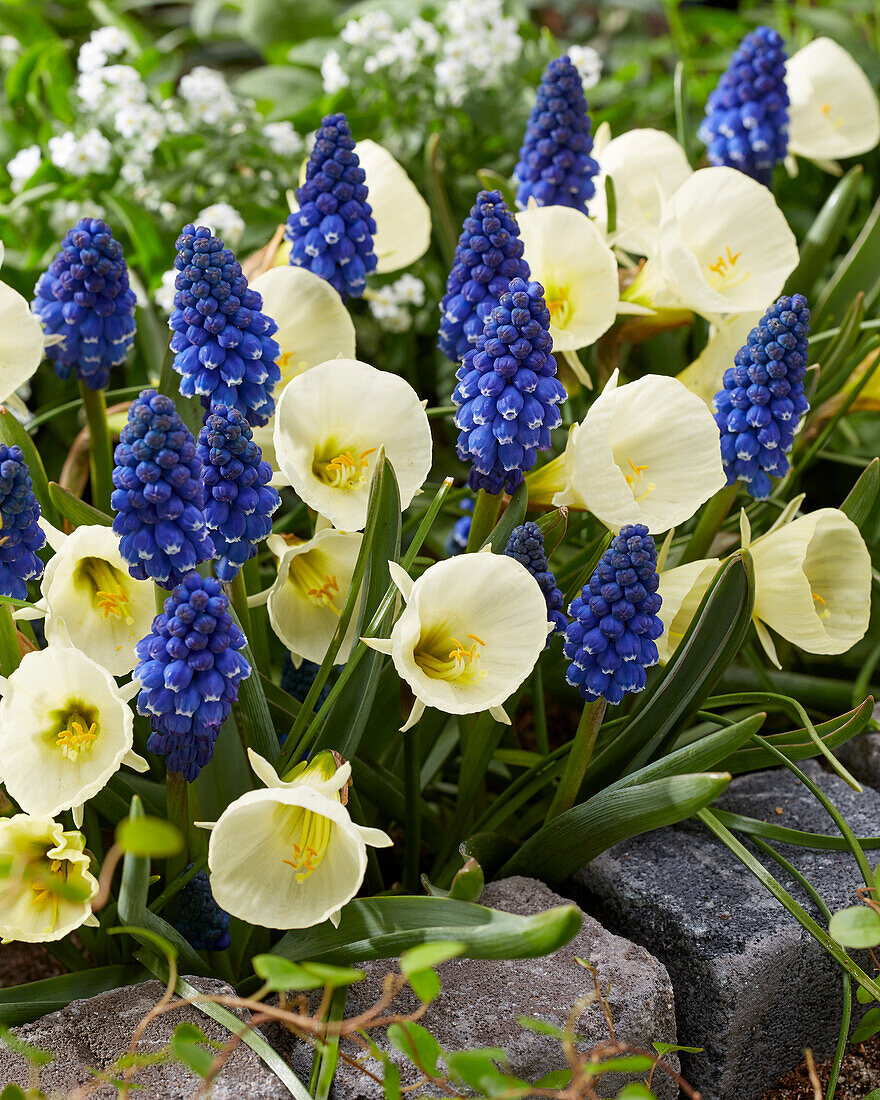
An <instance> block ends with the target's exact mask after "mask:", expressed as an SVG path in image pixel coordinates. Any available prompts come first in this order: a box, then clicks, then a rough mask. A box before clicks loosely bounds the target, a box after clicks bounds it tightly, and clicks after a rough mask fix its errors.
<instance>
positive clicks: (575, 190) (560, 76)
mask: <svg viewBox="0 0 880 1100" xmlns="http://www.w3.org/2000/svg"><path fill="white" fill-rule="evenodd" d="M592 151H593V137H592V134H591V133H590V116H589V114H588V113H587V101H586V99H584V88H583V84H582V83H581V78H580V75H579V73H578V71H577V69H576V68H575V67H574V65H573V64H572V63H571V61H570V59H569V58H568V57H558V58H556V60H555V61H551V62H550V64H549V65H548V66H547V68H546V70H545V71H544V76H543V77H542V78H541V83H540V85H539V86H538V95H537V99H536V101H535V106H534V107H533V108H532V113H531V114H530V115H529V122H528V126H527V127H526V135H525V140H524V141H523V145H522V148H521V149H520V151H519V162H518V163H517V166H516V168H514V170H513V176H514V179H515V180H516V184H517V187H516V204H517V206H519V207H520V208H522V209H524V208H525V207H526V206H528V203H529V199H534V200H535V202H536V203H537V204H538V206H571V207H573V208H574V209H575V210H581V211H583V213H584V214H586V213H587V203H588V202H589V201H590V199H591V198H592V197H593V195H594V194H595V193H596V185H595V183H594V182H593V177H594V176H595V175H596V173H597V172H598V171H599V165H598V164H597V163H596V161H595V160H594V159H593V158H592V157H591V156H590V153H591V152H592Z"/></svg>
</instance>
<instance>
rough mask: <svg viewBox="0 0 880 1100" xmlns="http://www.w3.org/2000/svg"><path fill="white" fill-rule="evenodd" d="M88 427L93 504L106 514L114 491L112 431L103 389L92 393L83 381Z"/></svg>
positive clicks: (81, 389) (84, 406)
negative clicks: (108, 420)
mask: <svg viewBox="0 0 880 1100" xmlns="http://www.w3.org/2000/svg"><path fill="white" fill-rule="evenodd" d="M79 392H80V396H81V397H82V403H83V408H84V409H85V414H86V423H87V424H88V426H89V470H90V472H91V482H92V504H93V505H94V506H95V507H96V508H100V509H101V510H102V511H104V512H109V511H110V493H111V491H112V489H113V482H112V479H111V475H112V472H113V448H112V446H111V444H110V428H109V426H108V424H107V402H106V400H105V399H104V391H103V390H93V389H91V388H90V387H89V386H88V385H87V384H86V383H85V382H80V384H79Z"/></svg>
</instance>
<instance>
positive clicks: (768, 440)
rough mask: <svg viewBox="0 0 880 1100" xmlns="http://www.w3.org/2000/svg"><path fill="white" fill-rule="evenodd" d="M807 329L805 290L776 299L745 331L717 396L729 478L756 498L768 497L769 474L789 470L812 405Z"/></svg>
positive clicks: (717, 419) (723, 449)
mask: <svg viewBox="0 0 880 1100" xmlns="http://www.w3.org/2000/svg"><path fill="white" fill-rule="evenodd" d="M809 331H810V311H809V309H808V308H807V300H806V298H805V297H804V296H803V294H795V295H792V296H791V297H789V296H788V295H785V296H783V297H782V298H779V299H778V301H776V302H774V303H773V305H772V306H770V308H769V309H768V310H767V312H766V313H765V314H764V316H763V317H762V318H761V320H760V321H759V322H758V324H757V325H756V326H755V327H754V328H753V329H752V331H751V332H750V333H749V336H748V339H747V341H746V343H745V345H744V346H743V347H742V348H740V350H739V351H738V352H737V353H736V358H735V359H734V365H733V366H732V367H729V368H728V369H727V370H726V371H725V372H724V388H723V389H721V390H719V392H718V393H716V394H715V409H716V413H715V422H716V424H717V425H718V428H719V430H720V432H721V460H722V462H723V463H724V467H725V470H726V472H727V482H728V484H729V485H733V484H734V483H735V482H736V481H743V482H745V484H746V486H747V488H748V491H749V493H751V495H752V496H753V497H754V498H755V499H756V500H764V499H765V498H766V497H768V496H769V495H770V490H771V488H772V482H771V481H770V478H771V477H774V478H780V477H784V476H785V474H787V473H788V469H789V464H788V458H787V457H786V456H787V454H788V452H789V451H790V450H791V448H792V444H793V442H794V436H795V433H796V432H797V430H798V425H799V423H800V420H801V417H802V416H803V415H804V414H805V413H806V411H807V410H808V409H809V407H810V405H809V402H808V401H807V399H806V397H805V396H804V376H805V374H806V371H807V351H808V341H807V336H808V335H809Z"/></svg>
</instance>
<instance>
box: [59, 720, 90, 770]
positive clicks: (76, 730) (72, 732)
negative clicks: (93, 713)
mask: <svg viewBox="0 0 880 1100" xmlns="http://www.w3.org/2000/svg"><path fill="white" fill-rule="evenodd" d="M97 740H98V723H97V722H90V723H88V725H87V724H86V722H85V721H83V720H82V719H81V718H80V717H78V716H77V717H73V716H71V718H70V719H69V721H68V723H67V726H66V727H65V728H64V729H63V730H61V732H60V733H59V734H58V737H57V739H56V741H55V743H56V745H57V746H58V748H59V749H61V755H62V756H63V757H64V759H65V760H71V761H75V760H76V759H77V757H78V756H79V754H80V753H81V752H86V751H88V749H90V748H91V747H92V745H93V744H94V743H95V742H96V741H97Z"/></svg>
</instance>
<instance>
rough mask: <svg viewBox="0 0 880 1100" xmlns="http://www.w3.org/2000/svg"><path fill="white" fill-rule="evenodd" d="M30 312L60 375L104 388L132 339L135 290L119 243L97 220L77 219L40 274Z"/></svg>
mask: <svg viewBox="0 0 880 1100" xmlns="http://www.w3.org/2000/svg"><path fill="white" fill-rule="evenodd" d="M35 294H36V297H35V298H34V301H33V310H34V313H35V314H36V315H37V316H38V317H39V318H40V321H41V322H42V324H43V331H44V332H45V333H46V334H47V335H51V336H58V337H60V340H58V341H54V342H52V343H50V344H49V345H48V346H47V348H46V354H47V355H48V356H49V358H50V359H53V360H54V361H55V371H56V373H57V374H58V377H59V378H69V377H70V375H71V372H75V373H76V377H77V378H78V379H79V380H80V381H82V382H85V383H86V385H87V386H89V388H90V389H93V390H100V389H104V388H105V387H106V385H107V383H108V382H109V380H110V368H111V367H114V366H116V365H117V364H119V363H122V362H123V361H124V360H125V357H126V355H128V352H129V349H130V348H131V346H132V343H133V342H134V332H135V322H134V307H135V296H134V291H133V290H132V289H131V288H130V286H129V283H128V268H127V267H126V266H125V259H124V258H123V255H122V245H121V244H120V243H119V241H117V240H115V238H114V237H113V234H112V232H111V229H110V226H109V225H107V223H106V222H102V221H100V220H99V219H98V218H81V219H80V220H79V221H78V222H77V223H76V225H75V226H74V227H73V228H72V229H70V230H68V232H67V234H66V235H65V237H64V240H63V241H62V245H61V251H60V252H59V253H58V255H57V256H56V257H55V259H54V260H53V261H52V263H51V264H50V265H49V270H48V271H47V272H46V273H45V274H44V275H42V276H41V278H40V281H39V282H38V283H37V288H36V291H35Z"/></svg>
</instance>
